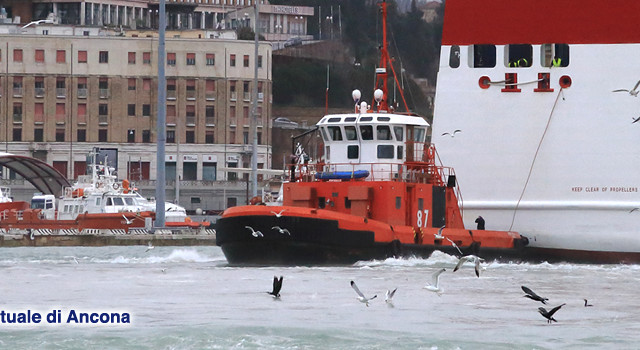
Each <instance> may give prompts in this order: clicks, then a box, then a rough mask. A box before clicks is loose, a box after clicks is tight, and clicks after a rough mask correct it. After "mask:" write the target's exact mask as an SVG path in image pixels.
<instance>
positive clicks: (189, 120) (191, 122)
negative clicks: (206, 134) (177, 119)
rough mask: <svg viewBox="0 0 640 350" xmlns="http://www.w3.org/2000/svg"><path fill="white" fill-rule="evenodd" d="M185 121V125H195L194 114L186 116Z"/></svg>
mask: <svg viewBox="0 0 640 350" xmlns="http://www.w3.org/2000/svg"><path fill="white" fill-rule="evenodd" d="M186 121H187V126H196V116H187V117H186Z"/></svg>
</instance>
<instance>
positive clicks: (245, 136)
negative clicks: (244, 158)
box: [242, 131, 249, 145]
mask: <svg viewBox="0 0 640 350" xmlns="http://www.w3.org/2000/svg"><path fill="white" fill-rule="evenodd" d="M242 143H243V144H245V145H248V144H249V132H248V131H243V132H242Z"/></svg>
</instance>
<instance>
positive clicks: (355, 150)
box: [347, 145, 360, 159]
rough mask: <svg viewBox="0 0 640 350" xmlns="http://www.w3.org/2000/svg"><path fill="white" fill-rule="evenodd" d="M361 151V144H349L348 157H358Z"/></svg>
mask: <svg viewBox="0 0 640 350" xmlns="http://www.w3.org/2000/svg"><path fill="white" fill-rule="evenodd" d="M359 153H360V146H358V145H349V146H347V158H349V159H358V157H359Z"/></svg>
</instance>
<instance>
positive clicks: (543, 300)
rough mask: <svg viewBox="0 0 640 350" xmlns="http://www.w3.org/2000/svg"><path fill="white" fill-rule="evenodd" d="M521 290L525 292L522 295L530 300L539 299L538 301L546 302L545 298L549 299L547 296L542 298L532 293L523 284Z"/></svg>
mask: <svg viewBox="0 0 640 350" xmlns="http://www.w3.org/2000/svg"><path fill="white" fill-rule="evenodd" d="M522 290H523V291H524V292H525V293H527V294H526V295H523V296H524V297H526V298H529V299H531V300H535V301H539V302H541V303H543V304H546V303H547V300H549V299H548V298H543V297H541V296H539V295H538V294H536V293H534V292H533V291H532V290H531V289H529V288H527V287H525V286H522Z"/></svg>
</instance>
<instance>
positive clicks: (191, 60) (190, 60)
mask: <svg viewBox="0 0 640 350" xmlns="http://www.w3.org/2000/svg"><path fill="white" fill-rule="evenodd" d="M195 65H196V54H195V53H191V52H189V53H187V66H195Z"/></svg>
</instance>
